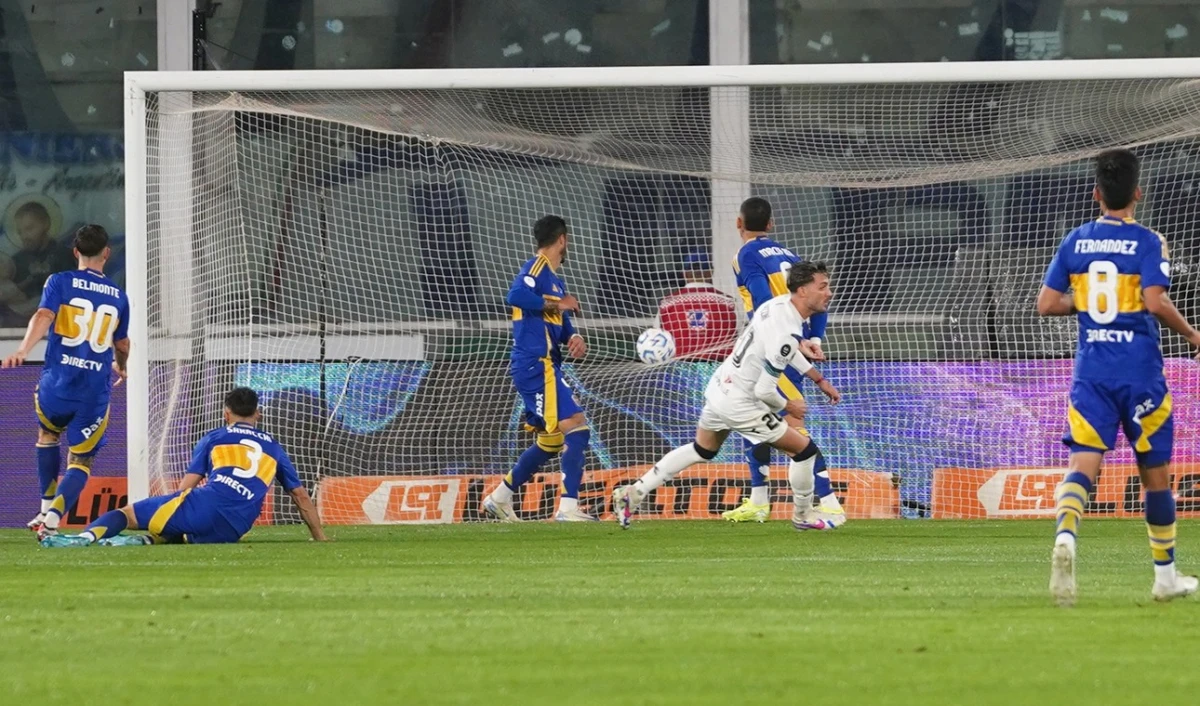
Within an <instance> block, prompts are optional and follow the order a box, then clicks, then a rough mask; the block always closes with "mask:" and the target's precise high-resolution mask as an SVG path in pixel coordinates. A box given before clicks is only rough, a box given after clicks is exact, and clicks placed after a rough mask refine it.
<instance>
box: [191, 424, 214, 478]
mask: <svg viewBox="0 0 1200 706" xmlns="http://www.w3.org/2000/svg"><path fill="white" fill-rule="evenodd" d="M210 439H212V435H211V434H205V435H204V438H203V439H201V440H200V441H198V442H197V443H196V448H194V449H192V460H191V462H189V463H188V467H187V472H188V473H194V474H196V475H198V476H207V475H208V472H209V471H211V470H212V465H211V459H212V456H211V455H210V454H209V453H208V447H209V441H210Z"/></svg>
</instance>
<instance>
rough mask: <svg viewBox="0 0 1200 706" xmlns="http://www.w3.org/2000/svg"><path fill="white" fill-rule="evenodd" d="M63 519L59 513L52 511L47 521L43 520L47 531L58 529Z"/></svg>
mask: <svg viewBox="0 0 1200 706" xmlns="http://www.w3.org/2000/svg"><path fill="white" fill-rule="evenodd" d="M61 519H62V516H60V515H59V514H58V513H57V512H54V511H50V512H47V513H46V519H44V520H42V522H44V523H45V525H46V529H58V521H59V520H61Z"/></svg>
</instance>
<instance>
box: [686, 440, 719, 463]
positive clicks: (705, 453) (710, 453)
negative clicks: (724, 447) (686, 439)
mask: <svg viewBox="0 0 1200 706" xmlns="http://www.w3.org/2000/svg"><path fill="white" fill-rule="evenodd" d="M692 448H694V449H695V450H696V455H697V456H699V457H700V458H702V459H704V460H705V461H711V460H713V459H714V458H716V457H717V451H720V449H706V448H704V447H703V446H701V445H700V444H698V443H694V442H693V443H692Z"/></svg>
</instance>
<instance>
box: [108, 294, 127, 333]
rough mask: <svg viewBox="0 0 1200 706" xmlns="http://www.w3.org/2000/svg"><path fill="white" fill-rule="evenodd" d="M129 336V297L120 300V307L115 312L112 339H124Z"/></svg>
mask: <svg viewBox="0 0 1200 706" xmlns="http://www.w3.org/2000/svg"><path fill="white" fill-rule="evenodd" d="M126 338H129V299H128V298H125V299H122V300H121V309H120V311H118V312H117V328H116V330H115V331H113V337H112V340H114V341H124V340H125V339H126Z"/></svg>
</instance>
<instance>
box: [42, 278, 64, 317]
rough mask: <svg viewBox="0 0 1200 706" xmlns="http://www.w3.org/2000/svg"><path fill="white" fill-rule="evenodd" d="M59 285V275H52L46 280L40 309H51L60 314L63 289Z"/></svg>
mask: <svg viewBox="0 0 1200 706" xmlns="http://www.w3.org/2000/svg"><path fill="white" fill-rule="evenodd" d="M58 283H59V277H58V275H50V276H49V277H47V278H46V283H45V284H44V285H42V300H41V302H39V303H38V308H39V309H49V310H50V311H53V312H55V313H58V308H59V307H60V306H62V289H61V288H60V287H59V286H58Z"/></svg>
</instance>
